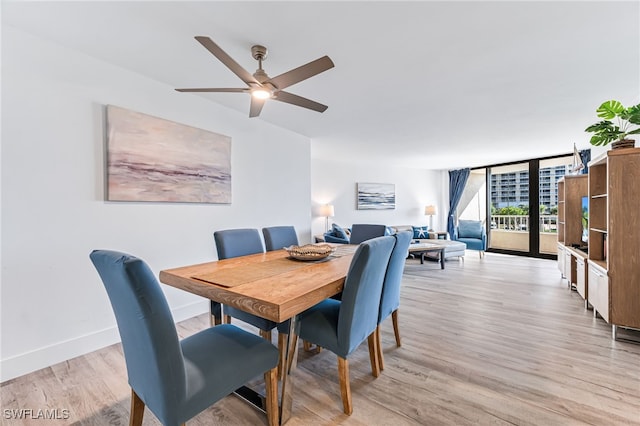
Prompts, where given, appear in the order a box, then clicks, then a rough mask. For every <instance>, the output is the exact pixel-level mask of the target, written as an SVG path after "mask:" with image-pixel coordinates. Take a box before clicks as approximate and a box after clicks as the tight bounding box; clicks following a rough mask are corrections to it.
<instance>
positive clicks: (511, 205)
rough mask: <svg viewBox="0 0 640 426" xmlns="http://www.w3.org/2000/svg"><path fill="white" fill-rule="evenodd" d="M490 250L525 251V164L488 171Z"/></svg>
mask: <svg viewBox="0 0 640 426" xmlns="http://www.w3.org/2000/svg"><path fill="white" fill-rule="evenodd" d="M490 170H491V174H490V182H491V203H490V206H491V207H490V210H489V213H490V223H491V227H490V231H489V233H490V236H491V237H490V239H489V248H490V249H500V250H510V251H521V252H528V251H529V230H530V226H529V223H530V220H529V219H530V216H529V204H530V203H529V193H530V186H529V184H530V182H529V163H518V164H510V165H507V166H498V167H492V168H491V169H490Z"/></svg>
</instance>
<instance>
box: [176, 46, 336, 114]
mask: <svg viewBox="0 0 640 426" xmlns="http://www.w3.org/2000/svg"><path fill="white" fill-rule="evenodd" d="M196 40H198V42H200V44H202V45H203V46H204V47H205V48H206V49H207V50H208V51H209V52H211V53H212V54H213V56H215V57H216V58H218V59H219V60H220V62H222V63H223V64H225V65H226V66H227V68H229V69H230V70H231V71H233V73H234V74H235V75H237V76H238V77H240V80H242V81H244V82H245V83H246V85H247V86H249V87H247V88H196V89H176V90H177V91H178V92H227V93H249V94H250V95H251V107H250V109H249V117H257V116H259V115H260V111H262V107H263V106H264V103H265V101H266V100H267V99H273V100H276V101H280V102H286V103H288V104H292V105H297V106H301V107H303V108H308V109H311V110H313V111H318V112H324V111H325V110H326V109H327V108H328V107H327V106H326V105H323V104H321V103H318V102H315V101H312V100H311V99H307V98H303V97H302V96H298V95H294V94H293V93H289V92H285V91H284V90H283V89H286V88H287V87H289V86H292V85H294V84H296V83H299V82H301V81H302V80H306V79H307V78H309V77H313V76H314V75H317V74H320V73H321V72H324V71H326V70H328V69H331V68H333V67H334V64H333V61H331V59H330V58H329V57H328V56H323V57H322V58H319V59H316V60H315V61H311V62H309V63H308V64H305V65H302V66H300V67H298V68H294V69H292V70H290V71H287V72H285V73H283V74H280V75H278V76H276V77H269V76H268V75H267V73H266V72H265V71H264V70H263V69H262V61H264V60H265V59H267V48H266V47H264V46H260V45H255V46H253V47H251V56H253V58H254V59H255V60H257V61H258V69H257V70H256V72H255V73H253V75H252V74H250V73H249V72H248V71H247V70H245V69H244V68H242V66H240V64H238V63H237V62H236V61H234V60H233V58H231V56H229V55H228V54H227V53H226V52H225V51H224V50H222V49H221V48H220V46H218V45H217V44H216V43H214V42H213V40H211V39H210V38H209V37H204V36H197V37H196Z"/></svg>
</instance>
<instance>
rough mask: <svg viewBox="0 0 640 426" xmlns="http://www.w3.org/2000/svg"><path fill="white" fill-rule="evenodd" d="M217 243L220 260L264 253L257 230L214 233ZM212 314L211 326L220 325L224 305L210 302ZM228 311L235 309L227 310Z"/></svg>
mask: <svg viewBox="0 0 640 426" xmlns="http://www.w3.org/2000/svg"><path fill="white" fill-rule="evenodd" d="M213 239H214V240H215V243H216V250H217V252H218V259H220V260H222V259H228V258H231V257H238V256H246V255H248V254H255V253H264V248H263V247H262V240H261V239H260V234H259V233H258V230H257V229H228V230H225V231H216V232H214V233H213ZM209 305H210V309H209V312H210V314H211V325H218V324H220V323H221V322H224V321H222V305H221V304H220V303H218V302H214V301H213V300H211V301H210V302H209ZM227 311H233V309H230V308H227ZM225 316H226V318H227V320H226V322H230V314H229V312H225Z"/></svg>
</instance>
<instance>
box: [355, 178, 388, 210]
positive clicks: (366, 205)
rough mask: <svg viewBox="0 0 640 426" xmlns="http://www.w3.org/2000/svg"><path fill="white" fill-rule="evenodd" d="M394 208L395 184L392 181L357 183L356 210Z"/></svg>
mask: <svg viewBox="0 0 640 426" xmlns="http://www.w3.org/2000/svg"><path fill="white" fill-rule="evenodd" d="M395 208H396V186H395V185H394V184H392V183H358V210H388V209H395Z"/></svg>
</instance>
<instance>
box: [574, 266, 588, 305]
mask: <svg viewBox="0 0 640 426" xmlns="http://www.w3.org/2000/svg"><path fill="white" fill-rule="evenodd" d="M585 267H586V263H585V260H584V259H583V258H582V257H579V256H578V257H576V275H577V277H576V290H578V294H579V295H580V296H582V298H583V299H586V298H587V290H588V289H587V286H586V282H587V277H586V273H585V271H586V269H585Z"/></svg>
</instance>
